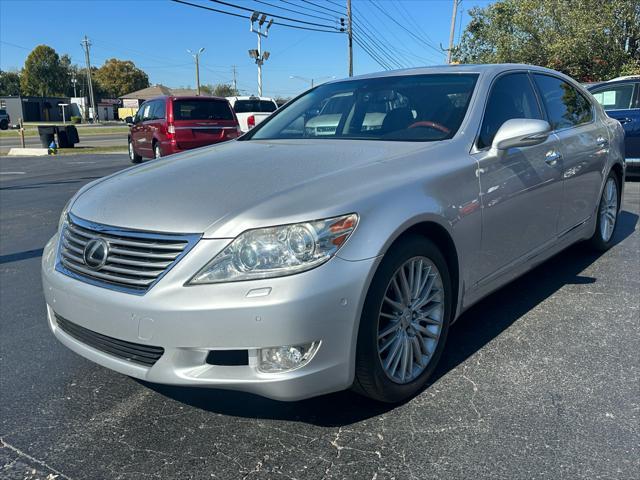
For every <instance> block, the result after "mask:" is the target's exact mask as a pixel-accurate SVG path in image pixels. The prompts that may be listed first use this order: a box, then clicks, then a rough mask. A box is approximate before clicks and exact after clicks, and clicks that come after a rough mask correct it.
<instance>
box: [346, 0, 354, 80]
mask: <svg viewBox="0 0 640 480" xmlns="http://www.w3.org/2000/svg"><path fill="white" fill-rule="evenodd" d="M351 22H352V14H351V0H347V36H348V37H349V76H350V77H353V29H352V24H351Z"/></svg>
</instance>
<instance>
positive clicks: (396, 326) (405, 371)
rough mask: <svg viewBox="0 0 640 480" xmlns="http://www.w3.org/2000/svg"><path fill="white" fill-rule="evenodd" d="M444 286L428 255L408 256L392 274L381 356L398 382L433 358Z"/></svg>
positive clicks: (380, 318) (385, 301)
mask: <svg viewBox="0 0 640 480" xmlns="http://www.w3.org/2000/svg"><path fill="white" fill-rule="evenodd" d="M444 306H445V302H444V288H443V285H442V278H441V276H440V272H439V271H438V269H437V267H436V266H435V264H434V263H433V262H432V261H431V260H430V259H429V258H427V257H413V258H410V259H409V260H407V261H406V262H405V263H404V264H403V265H402V266H401V267H400V268H398V270H396V272H395V273H394V275H393V276H392V277H391V281H390V282H389V285H388V286H387V289H386V292H385V295H384V298H383V300H382V305H381V307H380V312H379V315H378V332H377V333H378V356H379V358H380V361H381V363H382V368H383V370H384V372H385V374H386V375H387V376H388V377H389V378H390V379H391V380H392V381H394V382H396V383H400V384H405V383H409V382H411V381H413V380H415V379H416V378H417V377H419V376H420V374H421V373H422V372H424V370H425V369H426V368H427V365H428V364H429V362H430V361H431V358H432V357H433V355H434V353H435V351H436V348H437V346H438V341H439V339H440V334H441V332H442V326H443V319H444Z"/></svg>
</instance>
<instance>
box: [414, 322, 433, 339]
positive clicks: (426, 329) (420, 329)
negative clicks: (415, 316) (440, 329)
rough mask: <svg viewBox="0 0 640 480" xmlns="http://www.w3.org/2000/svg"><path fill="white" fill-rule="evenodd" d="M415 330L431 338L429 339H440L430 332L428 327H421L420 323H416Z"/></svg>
mask: <svg viewBox="0 0 640 480" xmlns="http://www.w3.org/2000/svg"><path fill="white" fill-rule="evenodd" d="M413 328H415V329H416V330H417V331H418V332H420V333H421V334H423V335H425V336H427V337H429V338H433V339H434V340H437V339H438V334H437V333H433V332H432V331H431V330H429V329H428V328H427V327H425V326H423V325H420V324H419V323H417V322H415V323H414V324H413Z"/></svg>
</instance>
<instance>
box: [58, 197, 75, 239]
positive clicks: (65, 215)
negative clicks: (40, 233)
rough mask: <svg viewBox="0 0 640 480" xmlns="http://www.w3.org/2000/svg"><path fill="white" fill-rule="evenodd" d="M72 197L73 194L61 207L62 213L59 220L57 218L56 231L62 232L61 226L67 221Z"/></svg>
mask: <svg viewBox="0 0 640 480" xmlns="http://www.w3.org/2000/svg"><path fill="white" fill-rule="evenodd" d="M74 198H75V195H74V196H73V197H71V198H70V199H69V201H68V202H67V204H66V205H65V206H64V208H63V209H62V213H61V214H60V220H58V233H62V228H63V227H64V226H65V224H66V223H67V218H68V214H69V208H70V207H71V203H72V202H73V199H74Z"/></svg>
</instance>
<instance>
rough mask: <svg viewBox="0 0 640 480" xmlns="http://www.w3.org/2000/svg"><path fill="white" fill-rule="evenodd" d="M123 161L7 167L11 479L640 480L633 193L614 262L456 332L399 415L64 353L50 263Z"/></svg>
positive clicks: (4, 324)
mask: <svg viewBox="0 0 640 480" xmlns="http://www.w3.org/2000/svg"><path fill="white" fill-rule="evenodd" d="M128 165H129V163H128V159H127V158H126V156H125V155H94V156H82V155H79V156H69V157H57V158H49V157H45V158H6V157H4V158H0V236H1V242H0V412H1V415H0V439H1V441H0V478H7V479H36V478H38V479H45V478H49V479H53V478H57V479H74V480H75V479H142V478H162V479H169V478H180V479H186V478H194V479H205V478H206V479H211V478H220V479H236V478H250V479H277V478H285V479H294V478H295V479H322V478H326V479H330V478H331V479H376V480H380V479H393V478H395V479H410V478H412V479H430V478H434V479H435V478H447V479H458V478H459V479H467V478H474V477H475V478H499V479H534V478H535V479H562V478H566V479H599V478H603V479H604V478H606V479H637V478H640V419H639V416H640V295H639V294H638V292H639V291H640V234H639V233H638V215H639V213H640V183H638V182H627V184H626V190H625V199H624V206H623V210H622V212H621V216H620V223H619V225H618V228H617V231H616V240H617V244H616V246H615V247H614V248H613V249H612V250H610V251H609V252H607V253H605V254H604V255H601V256H599V255H596V254H593V253H591V252H589V251H588V250H586V249H585V248H584V247H582V246H574V247H572V248H570V249H569V250H567V251H565V252H563V253H561V254H559V255H557V256H556V257H554V258H553V259H552V260H550V261H548V262H547V263H545V264H544V265H542V266H540V267H538V268H537V269H535V270H534V271H532V272H530V273H529V274H527V275H526V276H524V277H522V278H521V279H519V280H517V281H516V282H515V283H513V284H512V285H510V286H508V287H506V288H504V289H502V290H500V291H499V292H497V293H495V294H493V295H492V296H490V297H489V298H487V299H486V300H484V301H483V302H481V303H479V304H478V305H476V306H475V307H473V308H472V309H471V310H470V311H469V312H467V313H465V314H464V316H463V317H462V318H461V319H460V320H459V321H458V322H457V323H456V324H455V326H454V327H453V328H452V331H451V333H450V338H449V343H448V347H447V351H446V352H445V355H444V358H443V361H442V363H441V365H440V367H439V368H438V371H437V374H436V378H435V381H434V382H433V384H432V385H431V386H430V387H429V388H427V389H426V390H425V391H424V392H422V393H421V394H420V395H419V396H418V397H416V398H414V399H413V400H411V401H410V402H408V403H406V404H403V405H400V406H395V407H392V406H386V405H380V404H376V403H373V402H370V401H368V400H365V399H363V398H361V397H359V396H357V395H355V394H353V393H349V392H342V393H336V394H332V395H328V396H325V397H321V398H316V399H311V400H307V401H304V402H298V403H279V402H275V401H271V400H267V399H263V398H260V397H256V396H251V395H248V394H242V393H237V392H226V391H220V390H206V389H187V388H173V387H165V386H158V385H150V384H146V383H143V382H140V381H136V380H134V379H131V378H128V377H126V376H123V375H120V374H118V373H114V372H112V371H109V370H107V369H105V368H102V367H100V366H97V365H94V364H92V363H90V362H89V361H87V360H84V359H83V358H81V357H79V356H77V355H76V354H74V353H73V352H71V351H70V350H67V349H66V348H64V347H63V346H62V345H61V344H59V343H58V342H57V341H56V340H55V339H54V337H53V335H52V334H51V333H50V332H49V330H48V327H47V325H46V321H45V305H44V300H43V296H42V289H41V285H40V256H41V252H42V247H43V246H44V244H45V242H46V241H47V240H48V239H49V237H50V236H51V235H52V234H53V233H54V231H55V229H56V226H57V221H58V216H59V213H60V210H61V209H62V208H63V206H64V204H65V203H66V201H67V200H68V198H69V197H70V196H71V195H72V194H73V193H74V192H75V191H76V190H77V189H79V188H80V187H81V186H82V185H83V184H84V183H86V182H89V181H91V180H93V179H95V178H99V177H101V176H104V175H107V174H109V173H111V172H113V171H116V170H119V169H121V168H124V167H127V166H128Z"/></svg>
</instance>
